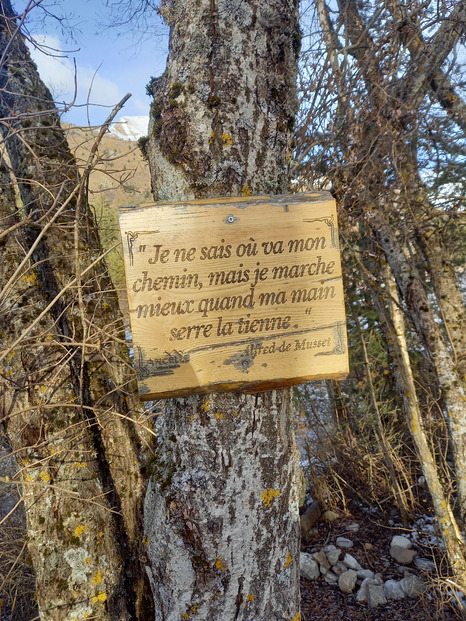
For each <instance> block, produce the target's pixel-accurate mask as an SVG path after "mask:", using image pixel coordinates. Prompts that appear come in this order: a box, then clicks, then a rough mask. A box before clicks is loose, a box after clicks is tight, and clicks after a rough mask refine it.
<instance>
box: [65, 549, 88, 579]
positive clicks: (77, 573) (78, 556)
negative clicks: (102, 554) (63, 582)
mask: <svg viewBox="0 0 466 621" xmlns="http://www.w3.org/2000/svg"><path fill="white" fill-rule="evenodd" d="M63 556H64V558H65V561H66V562H67V563H68V565H69V566H70V568H71V576H70V583H72V584H83V583H84V582H87V581H88V580H89V575H90V574H91V572H92V567H91V566H90V564H89V563H87V559H88V558H89V552H88V551H87V550H86V548H69V549H68V550H67V551H66V552H65V553H64V555H63Z"/></svg>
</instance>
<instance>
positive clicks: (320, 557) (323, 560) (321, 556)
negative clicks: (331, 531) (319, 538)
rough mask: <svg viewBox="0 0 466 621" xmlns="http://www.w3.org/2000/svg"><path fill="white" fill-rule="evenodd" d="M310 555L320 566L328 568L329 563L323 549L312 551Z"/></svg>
mask: <svg viewBox="0 0 466 621" xmlns="http://www.w3.org/2000/svg"><path fill="white" fill-rule="evenodd" d="M312 556H313V557H314V558H315V559H316V561H317V562H318V563H319V565H321V566H322V567H325V569H330V567H331V563H330V562H329V560H328V558H327V555H326V554H325V552H324V551H323V550H319V551H318V552H314V554H313V555H312Z"/></svg>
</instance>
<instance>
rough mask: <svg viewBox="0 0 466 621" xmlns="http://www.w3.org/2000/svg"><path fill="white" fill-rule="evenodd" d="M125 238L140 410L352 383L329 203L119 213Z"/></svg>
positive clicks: (250, 200) (231, 202)
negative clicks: (316, 383)
mask: <svg viewBox="0 0 466 621" xmlns="http://www.w3.org/2000/svg"><path fill="white" fill-rule="evenodd" d="M120 228H121V234H122V239H123V248H124V258H125V270H126V282H127V289H128V300H129V307H130V318H131V329H132V334H133V343H134V360H135V365H136V370H137V375H138V379H139V392H140V396H141V398H142V399H144V400H149V399H154V398H165V397H170V396H175V395H178V396H181V395H187V394H191V393H201V392H212V391H225V390H242V391H247V392H255V391H259V390H260V391H263V390H267V389H271V388H276V387H279V386H289V385H292V384H297V383H302V382H305V381H309V380H311V379H322V378H342V377H344V376H345V375H346V374H347V372H348V355H347V343H346V328H345V311H344V300H343V283H342V277H341V264H340V250H339V244H338V227H337V218H336V208H335V203H334V201H333V199H332V197H331V196H330V195H329V194H327V193H311V194H296V195H287V196H274V197H244V198H225V199H223V198H222V199H208V200H202V201H192V202H185V203H174V204H168V203H155V204H150V205H141V206H138V207H122V208H120Z"/></svg>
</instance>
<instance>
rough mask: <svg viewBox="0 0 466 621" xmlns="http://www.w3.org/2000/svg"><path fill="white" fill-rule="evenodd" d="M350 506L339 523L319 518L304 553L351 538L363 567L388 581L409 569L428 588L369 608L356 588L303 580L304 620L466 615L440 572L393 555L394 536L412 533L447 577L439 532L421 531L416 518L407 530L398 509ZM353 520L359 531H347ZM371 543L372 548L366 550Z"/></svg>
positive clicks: (439, 619)
mask: <svg viewBox="0 0 466 621" xmlns="http://www.w3.org/2000/svg"><path fill="white" fill-rule="evenodd" d="M348 509H349V510H348V512H347V513H346V514H344V515H342V516H341V517H340V518H338V519H336V520H335V521H332V522H320V523H319V524H318V525H317V531H316V534H315V535H314V536H313V538H312V540H311V541H310V544H309V546H306V547H304V548H303V551H304V552H309V553H312V552H315V551H317V550H319V549H321V548H322V547H323V546H324V545H326V544H335V542H336V538H337V537H339V536H343V537H347V538H348V539H351V540H352V541H353V543H354V547H353V548H351V550H348V552H350V553H351V554H352V556H354V557H355V558H356V559H357V560H358V561H359V563H360V565H361V566H362V567H363V568H364V569H371V570H372V571H373V572H375V573H378V572H380V573H381V574H382V576H383V578H384V580H388V579H394V580H399V579H401V578H403V577H404V575H405V572H406V571H409V572H410V573H416V574H418V575H419V576H421V577H422V578H423V579H425V580H426V583H427V585H428V586H427V591H426V593H425V594H424V595H423V596H421V597H416V598H405V599H402V600H398V601H393V600H390V601H389V603H387V604H386V605H385V606H379V607H377V608H373V609H371V608H369V606H368V605H367V604H366V603H360V602H358V601H357V600H356V593H357V589H358V587H357V588H356V589H355V592H354V593H352V594H349V595H347V594H344V593H342V592H341V591H340V589H339V588H338V585H337V584H328V583H326V582H325V581H324V580H323V578H322V577H321V578H319V579H317V580H306V579H304V578H302V579H301V614H302V621H317V620H318V621H353V620H354V621H458V619H462V618H464V617H461V615H460V613H459V612H458V609H457V607H456V606H455V604H454V603H453V601H452V598H451V594H450V593H449V592H448V590H447V588H446V584H445V582H444V581H443V580H441V579H439V575H435V576H429V575H427V574H425V573H424V574H421V573H420V572H418V571H417V570H416V569H415V568H414V567H413V566H409V567H403V566H401V565H399V564H398V563H396V562H395V561H394V560H393V559H392V558H391V557H390V541H391V539H392V537H393V536H394V535H405V536H406V535H407V536H410V537H413V536H414V538H415V539H416V548H417V550H418V555H419V556H422V557H423V558H429V559H431V560H434V561H435V563H436V564H437V567H438V569H439V573H440V574H444V575H445V576H446V572H447V567H446V562H445V559H444V557H443V554H442V550H441V548H440V547H439V546H438V545H437V544H436V541H435V534H434V535H433V533H432V532H427V531H423V530H421V529H419V528H418V527H417V525H416V522H415V521H413V528H412V529H409V530H405V529H403V528H402V526H401V524H400V523H399V518H397V514H396V513H395V511H393V512H388V514H387V513H382V511H380V510H379V509H378V508H376V507H365V506H363V505H362V504H360V503H356V502H354V503H352V504H351V506H350V507H348ZM354 523H357V524H359V525H360V529H359V531H358V532H356V533H354V532H351V531H348V525H350V524H354ZM415 526H416V528H415ZM365 544H366V546H365ZM367 544H369V546H367ZM370 546H372V547H371V548H370V549H369V550H366V549H365V548H367V547H370Z"/></svg>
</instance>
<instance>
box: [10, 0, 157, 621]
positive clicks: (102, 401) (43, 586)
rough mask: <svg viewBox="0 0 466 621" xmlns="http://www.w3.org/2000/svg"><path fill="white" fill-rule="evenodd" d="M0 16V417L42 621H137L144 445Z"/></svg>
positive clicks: (33, 100) (30, 78) (90, 246)
mask: <svg viewBox="0 0 466 621" xmlns="http://www.w3.org/2000/svg"><path fill="white" fill-rule="evenodd" d="M0 10H1V12H0V54H2V55H3V54H4V57H5V61H4V64H3V66H2V68H1V72H0V115H1V117H2V118H1V131H2V136H3V139H4V145H5V149H6V150H7V152H8V156H9V161H10V163H11V177H12V183H15V184H17V188H18V192H19V196H18V205H19V207H18V208H17V206H16V204H15V202H12V201H11V200H6V201H4V202H3V203H2V215H3V214H4V215H5V217H4V218H3V219H2V220H1V225H2V230H1V233H0V234H1V237H2V240H3V243H4V244H5V247H6V249H7V251H6V255H5V256H6V257H7V260H6V262H5V265H4V269H3V271H2V274H1V280H0V288H1V292H0V311H1V330H2V340H3V345H4V348H3V350H2V352H1V353H0V365H1V369H2V375H1V378H2V379H1V383H0V395H1V403H0V406H1V419H2V421H3V423H4V425H5V426H6V429H7V433H8V438H9V441H10V444H11V446H12V448H13V449H14V451H15V452H16V455H17V457H18V459H19V460H20V464H21V466H22V471H21V475H22V477H21V478H22V481H23V496H24V504H25V508H26V518H27V535H28V542H29V551H30V554H31V558H32V562H33V565H34V569H35V572H36V575H37V598H38V604H39V608H40V612H41V618H42V619H50V620H52V619H53V620H57V621H58V620H62V619H64V618H66V619H70V620H71V619H76V620H77V619H84V618H91V617H92V618H96V619H109V620H110V619H112V620H115V621H116V620H118V621H120V620H124V619H136V618H137V616H138V615H140V618H144V619H146V618H148V617H147V610H149V611H150V607H149V609H147V608H146V609H144V607H145V605H146V602H145V597H144V595H143V592H144V587H143V584H144V573H143V570H142V565H141V564H140V560H139V556H140V551H139V546H140V543H141V540H140V530H141V529H140V523H141V512H140V506H141V502H142V496H143V493H144V486H143V480H142V476H141V467H142V466H143V464H144V450H143V449H142V442H141V438H142V435H143V434H141V433H140V430H139V429H138V427H137V426H136V425H135V423H134V421H133V420H132V419H133V418H134V417H137V416H138V415H139V413H138V412H137V410H136V409H135V401H134V397H133V396H132V395H133V388H134V386H133V383H134V380H133V373H132V371H131V367H130V364H129V359H128V352H127V348H126V345H125V343H124V326H123V323H122V321H121V318H120V316H119V311H118V302H117V296H116V293H115V292H114V290H113V287H112V285H111V282H110V280H109V278H108V275H107V273H106V268H105V264H104V262H103V261H102V250H101V247H100V244H99V240H98V236H97V230H96V226H95V223H94V220H93V218H92V215H91V212H90V211H89V208H88V205H87V201H86V197H85V192H84V187H85V184H84V183H83V182H82V181H81V180H80V179H79V175H78V170H77V167H76V164H75V162H74V160H73V157H72V155H71V153H70V151H69V149H68V145H67V143H66V139H65V137H64V134H63V131H62V130H61V128H60V124H59V120H58V115H57V113H56V110H55V107H54V104H53V101H52V97H51V95H50V93H49V91H48V90H47V89H46V87H45V86H44V85H43V83H42V82H41V81H40V78H39V76H38V74H37V70H36V67H35V65H34V64H33V63H32V61H31V60H30V56H29V53H28V50H27V48H26V46H25V44H24V41H23V39H22V37H21V36H20V35H18V34H17V35H16V36H14V37H13V33H14V31H15V28H16V19H15V14H14V12H13V11H12V8H11V5H10V3H9V2H8V1H6V0H3V1H2V2H0ZM4 165H6V164H5V163H4ZM5 190H8V188H5ZM6 194H7V192H4V195H6ZM146 590H147V589H146ZM149 614H150V612H149Z"/></svg>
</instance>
